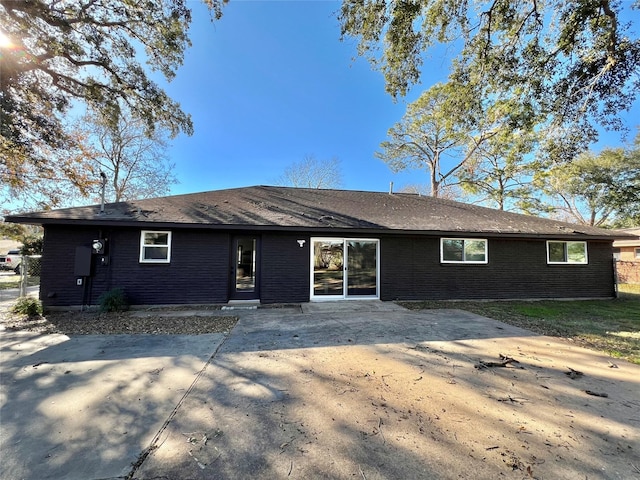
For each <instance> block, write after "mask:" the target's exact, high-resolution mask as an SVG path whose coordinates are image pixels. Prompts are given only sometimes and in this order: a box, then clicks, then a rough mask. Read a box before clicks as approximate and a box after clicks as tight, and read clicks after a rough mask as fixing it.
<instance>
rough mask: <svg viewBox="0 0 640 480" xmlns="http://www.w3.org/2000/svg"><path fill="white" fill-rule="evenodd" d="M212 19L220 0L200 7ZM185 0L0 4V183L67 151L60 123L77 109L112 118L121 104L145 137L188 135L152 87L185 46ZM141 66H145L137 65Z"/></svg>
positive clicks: (186, 124)
mask: <svg viewBox="0 0 640 480" xmlns="http://www.w3.org/2000/svg"><path fill="white" fill-rule="evenodd" d="M203 1H204V3H205V4H207V5H208V7H209V8H210V12H211V13H212V15H213V17H215V18H216V19H217V18H220V16H221V8H222V5H223V2H224V1H226V0H203ZM188 4H189V2H188V0H157V1H152V2H136V1H129V0H110V1H106V2H105V1H91V0H90V1H83V0H69V1H64V2H61V1H55V0H48V1H44V0H0V18H2V24H1V25H0V36H1V37H2V38H3V39H4V41H2V42H1V45H0V105H1V108H2V110H1V112H2V115H1V117H0V120H1V124H0V176H1V177H2V180H3V183H7V184H9V185H10V186H11V187H12V188H14V189H16V190H19V189H21V188H24V187H25V185H27V184H28V179H25V171H26V172H27V173H28V174H29V175H32V176H34V177H40V176H45V177H46V176H47V175H48V173H47V172H48V171H50V170H55V171H57V172H59V175H60V176H62V175H65V176H66V175H67V174H68V176H69V177H70V179H71V181H72V182H74V183H77V184H78V185H80V186H82V182H83V181H84V180H85V178H83V176H82V175H79V176H76V174H75V173H73V172H65V171H64V170H65V169H64V168H59V165H58V164H57V160H58V158H60V153H61V152H64V151H67V150H69V149H71V148H75V144H76V141H77V139H75V138H74V137H73V135H71V134H70V133H69V129H68V125H66V123H65V118H66V117H67V114H68V113H69V111H70V109H71V108H72V107H74V106H76V105H78V104H82V103H84V104H86V105H89V106H91V107H92V108H93V109H94V110H96V111H100V112H103V114H104V115H106V116H107V117H110V118H111V119H112V120H113V121H116V120H117V118H118V116H119V110H120V105H126V107H127V108H128V109H129V110H130V112H131V114H132V116H133V117H134V118H138V119H140V120H141V121H142V122H143V124H144V127H145V129H146V131H147V132H149V133H150V134H151V133H152V132H153V131H154V129H155V128H156V126H157V125H160V126H162V127H163V128H166V129H168V131H169V132H170V133H171V135H177V134H178V133H179V132H185V133H187V134H191V133H192V131H193V126H192V123H191V118H190V117H189V115H187V114H185V113H184V112H183V111H182V110H181V109H180V106H179V105H178V103H176V102H175V101H173V100H171V99H170V98H169V97H168V96H167V94H166V93H165V92H164V91H163V90H162V89H161V88H160V87H159V86H158V85H157V84H156V83H155V82H153V81H152V80H151V78H150V77H149V75H148V71H154V72H155V71H158V72H160V73H161V74H162V75H163V76H164V77H165V78H166V79H167V80H171V79H172V78H173V77H174V76H175V74H176V70H177V68H178V67H179V66H180V65H181V63H182V60H183V56H184V52H185V49H186V48H187V47H189V46H190V40H189V37H188V28H189V24H190V22H191V10H190V9H189V7H188ZM144 63H146V68H145V66H143V64H144Z"/></svg>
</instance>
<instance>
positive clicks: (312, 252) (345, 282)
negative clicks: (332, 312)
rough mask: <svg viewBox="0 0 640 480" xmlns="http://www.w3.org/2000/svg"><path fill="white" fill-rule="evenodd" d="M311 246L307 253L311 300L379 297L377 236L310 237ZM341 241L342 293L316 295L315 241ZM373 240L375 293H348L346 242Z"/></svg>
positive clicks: (378, 246)
mask: <svg viewBox="0 0 640 480" xmlns="http://www.w3.org/2000/svg"><path fill="white" fill-rule="evenodd" d="M310 241H311V248H310V249H309V250H310V255H309V257H310V258H309V265H310V269H309V270H310V282H309V284H310V287H309V299H310V301H312V302H322V301H333V300H378V299H379V298H380V239H379V238H360V237H311V239H310ZM317 241H324V242H342V248H343V250H342V251H343V262H342V294H341V295H316V294H315V293H314V282H315V271H314V267H315V265H314V263H315V262H314V260H315V258H314V256H315V242H317ZM350 241H357V242H363V241H364V242H374V243H375V244H376V293H375V295H349V294H348V287H349V271H348V261H349V258H348V257H349V248H348V242H350Z"/></svg>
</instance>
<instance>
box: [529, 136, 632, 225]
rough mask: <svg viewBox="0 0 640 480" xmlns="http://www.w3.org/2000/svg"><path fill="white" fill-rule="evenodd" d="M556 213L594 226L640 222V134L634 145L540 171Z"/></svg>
mask: <svg viewBox="0 0 640 480" xmlns="http://www.w3.org/2000/svg"><path fill="white" fill-rule="evenodd" d="M535 182H536V184H537V185H538V187H539V188H540V189H541V190H540V191H541V193H543V194H544V195H546V197H547V198H549V199H550V207H551V209H552V211H553V212H554V214H555V216H560V217H561V218H562V219H564V220H568V221H571V222H574V223H580V224H583V225H592V226H611V225H614V226H633V225H638V224H639V223H640V133H639V134H638V135H637V136H636V138H635V142H634V144H633V145H632V146H630V147H627V148H606V149H604V150H602V151H601V152H599V153H595V152H585V153H583V154H581V155H579V156H578V157H577V158H576V159H575V160H574V161H573V162H571V163H569V164H566V165H556V166H555V167H553V168H551V169H550V170H548V171H544V172H538V174H537V175H536V179H535Z"/></svg>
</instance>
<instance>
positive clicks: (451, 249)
mask: <svg viewBox="0 0 640 480" xmlns="http://www.w3.org/2000/svg"><path fill="white" fill-rule="evenodd" d="M440 261H441V262H442V263H487V262H488V260H487V240H486V239H482V238H441V239H440Z"/></svg>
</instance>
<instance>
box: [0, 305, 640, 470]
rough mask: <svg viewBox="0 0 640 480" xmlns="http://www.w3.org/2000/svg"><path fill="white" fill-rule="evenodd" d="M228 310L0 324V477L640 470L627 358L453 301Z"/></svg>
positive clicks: (634, 374) (634, 392)
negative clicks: (93, 330) (141, 320)
mask: <svg viewBox="0 0 640 480" xmlns="http://www.w3.org/2000/svg"><path fill="white" fill-rule="evenodd" d="M225 313H226V314H228V312H225ZM234 313H237V314H239V316H240V320H239V322H238V324H237V325H236V327H235V328H234V329H233V331H232V332H231V334H230V335H229V336H228V337H227V338H226V340H225V338H224V337H223V335H222V334H211V335H198V336H153V335H136V336H124V335H121V336H83V337H73V338H69V337H66V336H63V335H47V336H32V335H28V334H20V333H15V334H14V333H7V332H2V340H1V343H2V345H1V348H2V352H1V353H2V406H1V408H0V415H1V417H0V420H1V422H2V432H1V434H0V435H1V437H0V448H1V449H2V452H3V462H2V464H1V466H0V478H33V479H44V478H56V479H83V480H87V479H106V478H112V479H115V478H125V477H126V478H137V479H140V480H143V479H145V480H151V479H160V478H162V479H165V478H170V479H173V478H176V479H212V478H215V479H227V478H228V479H237V478H282V479H289V478H298V479H301V478H345V479H346V478H363V479H368V480H371V479H382V478H385V479H391V478H394V479H395V478H406V479H411V478H498V477H500V478H507V479H509V478H514V479H516V478H517V479H521V478H527V477H528V478H569V479H571V478H576V479H578V478H580V479H584V478H585V477H588V478H612V479H613V478H621V479H622V478H624V479H628V478H634V477H637V476H638V475H640V472H638V471H636V470H634V468H636V467H638V466H640V465H638V464H637V462H636V463H634V460H635V459H637V454H638V445H639V444H640V432H639V428H640V418H639V417H638V413H637V412H638V411H639V408H640V395H639V393H640V383H639V382H640V367H638V366H635V365H632V364H629V363H626V362H618V365H619V368H616V369H612V368H609V365H610V364H609V360H610V359H608V358H607V357H606V356H603V355H600V354H597V353H594V352H591V351H589V350H586V349H582V348H579V347H576V346H573V345H571V344H569V343H567V342H564V341H560V340H557V339H552V338H549V337H544V336H539V335H535V334H533V333H532V332H529V331H527V330H523V329H521V328H517V327H513V326H509V325H506V324H503V323H501V322H497V321H494V320H490V319H487V318H484V317H480V316H478V315H475V314H471V313H468V312H463V311H458V310H437V311H436V310H429V311H421V312H412V311H408V310H405V309H403V308H401V307H399V306H397V305H395V304H392V303H383V302H340V303H335V304H334V303H327V304H307V305H303V306H302V307H301V308H282V309H259V310H247V311H243V310H238V311H236V312H234ZM500 354H503V355H506V356H509V357H511V358H513V359H514V360H516V362H514V363H512V364H509V365H508V366H507V367H506V368H476V367H477V365H478V362H479V360H485V361H497V360H499V355H500ZM567 367H571V368H573V369H575V370H579V371H581V372H583V374H584V375H583V376H581V377H580V378H577V379H572V378H569V377H568V376H567V375H565V372H567V371H568V370H567ZM587 390H589V391H592V392H600V393H607V395H608V396H607V397H595V396H591V395H589V394H587V393H586V391H587ZM143 453H148V456H146V455H142V454H143ZM141 455H142V456H141ZM143 460H144V461H143ZM132 464H135V466H133V465H132Z"/></svg>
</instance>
